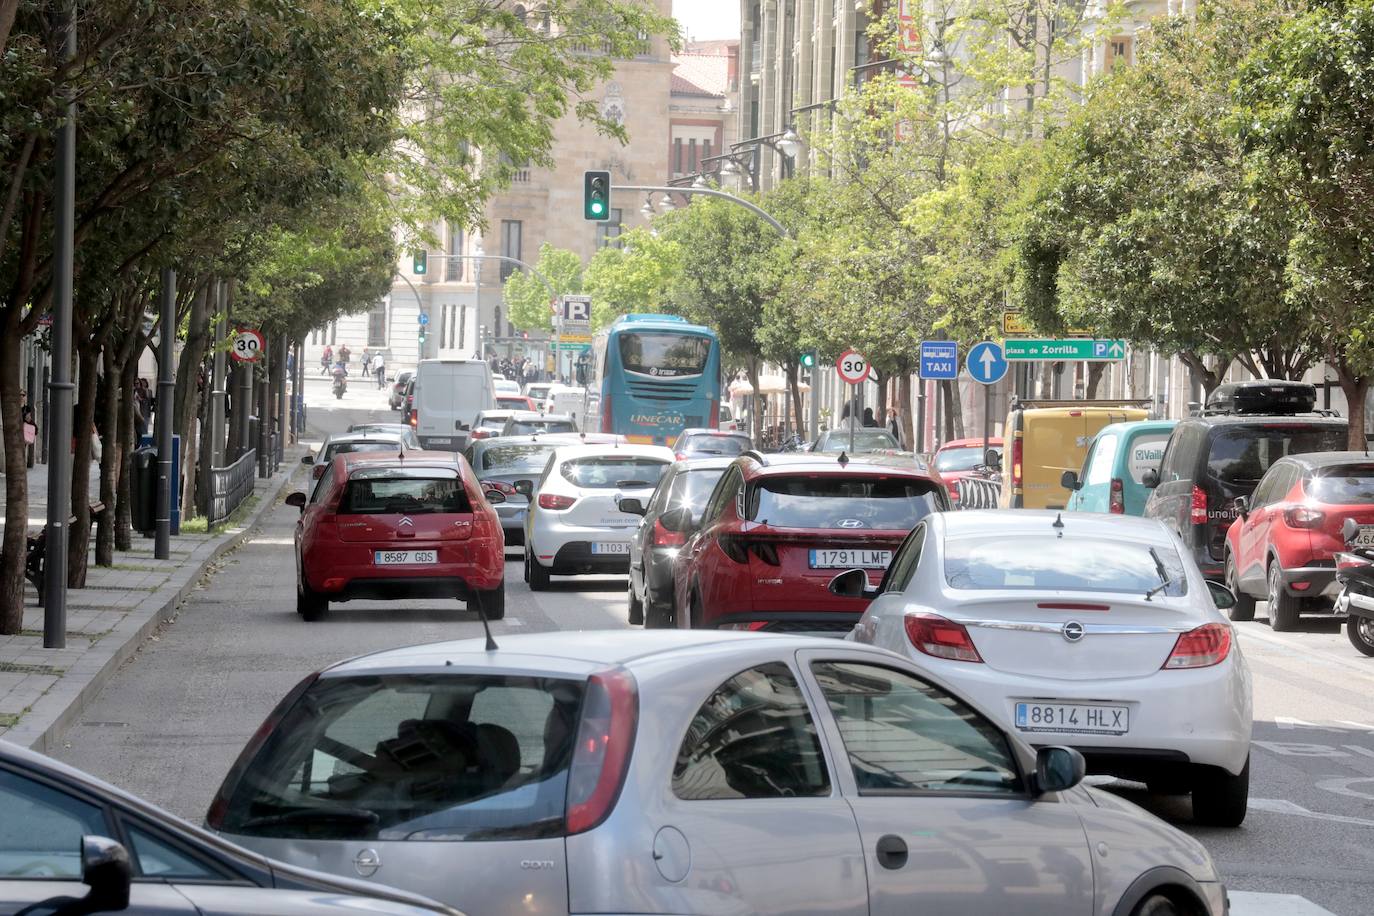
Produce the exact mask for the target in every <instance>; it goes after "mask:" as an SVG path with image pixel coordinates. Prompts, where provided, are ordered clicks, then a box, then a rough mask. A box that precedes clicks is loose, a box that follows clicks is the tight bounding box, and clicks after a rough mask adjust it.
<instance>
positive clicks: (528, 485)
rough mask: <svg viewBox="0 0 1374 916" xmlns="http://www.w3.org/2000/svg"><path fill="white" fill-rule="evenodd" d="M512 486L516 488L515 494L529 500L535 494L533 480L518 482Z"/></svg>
mask: <svg viewBox="0 0 1374 916" xmlns="http://www.w3.org/2000/svg"><path fill="white" fill-rule="evenodd" d="M511 486H513V487H515V492H517V493H519V494H520V495H521V496H523V497H525V498H526V499H529V498H530V495H531V494H533V493H534V481H533V480H517V481H516V482H515V483H513V484H511Z"/></svg>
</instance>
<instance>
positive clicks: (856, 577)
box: [828, 569, 878, 598]
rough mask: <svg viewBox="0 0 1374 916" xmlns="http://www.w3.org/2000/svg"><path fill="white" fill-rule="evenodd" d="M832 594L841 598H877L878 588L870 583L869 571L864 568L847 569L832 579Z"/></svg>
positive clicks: (830, 587) (830, 586)
mask: <svg viewBox="0 0 1374 916" xmlns="http://www.w3.org/2000/svg"><path fill="white" fill-rule="evenodd" d="M828 587H829V589H830V594H832V595H839V596H840V597H841V598H876V597H877V596H878V590H877V589H876V588H874V587H872V586H871V585H869V584H868V573H867V572H865V571H864V570H862V569H847V570H845V571H844V572H842V573H840V574H839V575H838V576H836V577H835V578H833V579H831V580H830V585H829V586H828Z"/></svg>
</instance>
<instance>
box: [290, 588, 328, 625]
mask: <svg viewBox="0 0 1374 916" xmlns="http://www.w3.org/2000/svg"><path fill="white" fill-rule="evenodd" d="M296 613H297V614H300V615H301V616H302V617H303V618H305V620H306V622H307V623H314V622H315V621H317V620H323V619H324V618H325V616H326V615H328V614H329V600H328V599H327V598H325V597H324V595H321V594H320V593H319V592H317V591H315V590H314V589H313V588H311V587H310V583H308V582H306V581H305V579H304V578H303V577H302V578H300V579H298V580H297V582H296Z"/></svg>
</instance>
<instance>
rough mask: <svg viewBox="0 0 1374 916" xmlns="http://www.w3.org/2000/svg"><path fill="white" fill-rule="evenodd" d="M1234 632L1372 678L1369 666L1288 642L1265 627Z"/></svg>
mask: <svg viewBox="0 0 1374 916" xmlns="http://www.w3.org/2000/svg"><path fill="white" fill-rule="evenodd" d="M1236 632H1238V633H1240V634H1241V636H1242V637H1245V638H1249V639H1257V640H1259V641H1260V642H1265V643H1269V645H1271V646H1279V647H1281V648H1283V649H1287V650H1289V651H1290V652H1293V653H1294V654H1304V655H1309V656H1312V657H1314V658H1316V659H1317V660H1319V661H1321V663H1322V664H1324V665H1331V666H1333V667H1340V668H1345V669H1348V670H1349V671H1351V672H1354V673H1356V674H1360V675H1363V676H1364V677H1366V678H1369V677H1371V676H1374V668H1371V667H1370V666H1369V665H1365V664H1361V663H1359V662H1357V661H1354V660H1353V659H1347V658H1343V657H1341V656H1339V655H1334V654H1332V653H1330V652H1326V651H1322V650H1321V649H1320V648H1318V647H1313V646H1306V645H1303V644H1302V643H1297V642H1290V641H1289V640H1287V639H1285V638H1284V637H1282V636H1277V635H1275V634H1273V633H1270V632H1268V628H1267V627H1263V628H1262V627H1261V626H1259V625H1256V626H1253V627H1237V628H1236Z"/></svg>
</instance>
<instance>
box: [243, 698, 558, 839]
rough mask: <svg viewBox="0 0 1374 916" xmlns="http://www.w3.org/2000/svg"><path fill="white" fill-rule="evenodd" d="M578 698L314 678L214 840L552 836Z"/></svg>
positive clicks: (250, 768)
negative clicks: (230, 837)
mask: <svg viewBox="0 0 1374 916" xmlns="http://www.w3.org/2000/svg"><path fill="white" fill-rule="evenodd" d="M582 692H583V682H582V681H576V680H569V679H566V678H537V677H516V676H508V675H486V674H483V675H478V674H461V673H455V674H386V675H370V676H354V677H334V678H322V679H320V680H318V681H316V682H315V683H314V684H313V685H311V686H310V687H309V688H308V689H307V690H306V691H305V692H304V693H303V694H302V695H301V698H300V699H299V700H298V701H297V702H296V703H295V704H294V705H292V707H291V708H290V709H289V710H288V711H287V712H286V714H285V715H284V716H283V717H282V719H281V720H280V721H279V722H277V723H276V725H275V727H274V728H273V729H272V732H271V734H270V735H269V736H268V737H267V739H266V740H265V742H264V743H263V745H262V747H261V748H260V749H259V750H258V751H257V753H256V754H254V755H253V757H252V758H251V759H250V760H249V761H248V762H247V763H246V764H244V765H243V769H242V771H241V772H238V773H235V774H232V775H231V777H230V778H231V779H232V780H234V782H233V786H232V789H231V791H230V795H229V797H228V798H227V799H226V807H225V810H224V815H223V819H222V820H221V822H220V824H219V829H221V830H223V831H225V832H227V833H231V834H239V835H242V836H261V837H303V838H309V839H312V840H429V841H435V840H501V839H527V838H533V837H546V836H557V835H558V834H559V833H560V832H561V831H562V829H563V812H564V807H565V803H566V799H567V783H568V767H569V763H570V761H571V758H572V750H573V741H574V736H575V734H576V729H577V715H578V708H579V704H580V703H581V701H582Z"/></svg>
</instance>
